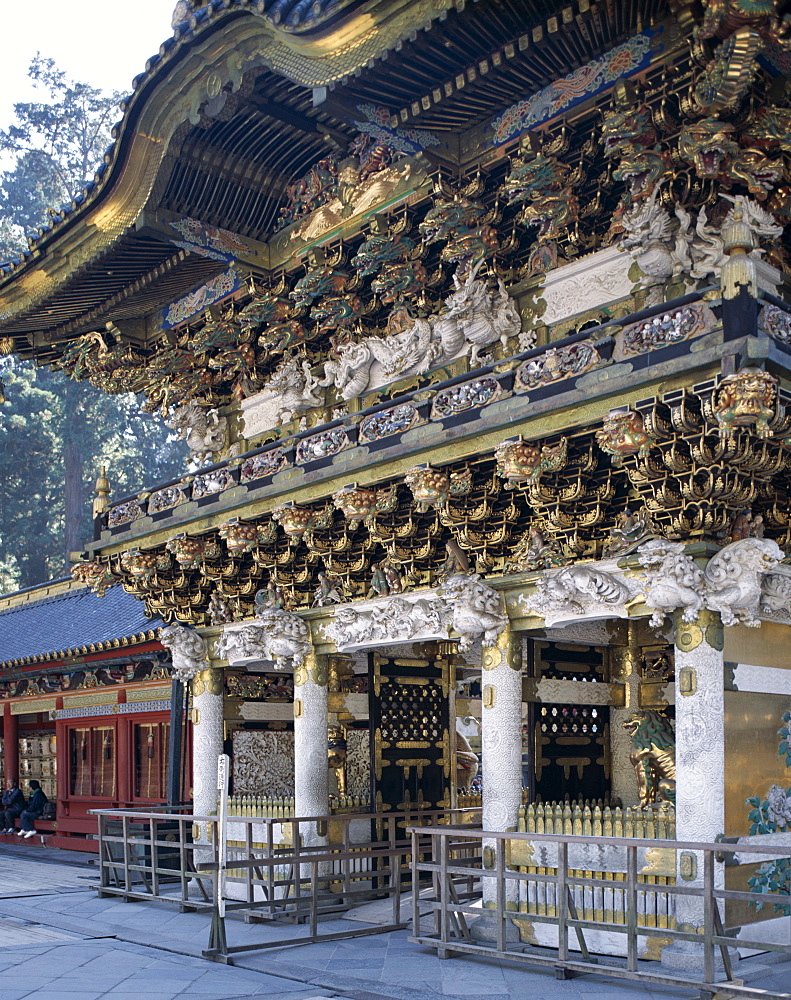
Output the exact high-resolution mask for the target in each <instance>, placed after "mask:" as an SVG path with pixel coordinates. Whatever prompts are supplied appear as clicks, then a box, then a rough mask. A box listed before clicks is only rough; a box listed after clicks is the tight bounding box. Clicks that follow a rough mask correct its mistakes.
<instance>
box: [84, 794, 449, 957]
mask: <svg viewBox="0 0 791 1000" xmlns="http://www.w3.org/2000/svg"><path fill="white" fill-rule="evenodd" d="M95 814H96V815H97V817H98V822H99V869H100V880H99V886H98V892H99V895H100V896H120V897H122V898H123V899H125V900H126V901H133V900H157V901H159V902H166V903H174V904H177V905H179V906H180V907H181V909H182V910H203V911H210V912H211V913H212V916H213V919H212V930H211V934H210V940H209V947H208V949H207V950H206V952H205V953H204V954H205V955H206V957H208V958H213V959H217V960H220V961H227V960H228V959H229V956H231V955H232V954H234V953H236V952H239V951H252V950H258V949H262V948H271V947H278V946H283V945H284V944H291V943H293V940H294V939H293V935H292V936H291V937H287V938H282V939H280V938H279V939H278V940H269V941H266V942H261V943H256V944H252V945H243V946H235V947H232V946H229V945H228V943H227V934H226V927H225V920H224V916H221V915H220V913H221V911H224V912H229V913H234V914H236V915H238V916H242V917H244V919H245V920H246V921H248V922H252V921H272V920H278V919H281V920H282V919H286V920H289V921H291V922H296V923H309V925H310V926H309V934H308V936H301V937H300V941H303V942H305V943H308V942H311V941H319V940H333V939H334V940H337V939H340V938H348V937H358V936H362V935H367V934H381V933H384V932H386V931H388V930H394V929H396V928H402V927H405V926H406V923H405V921H404V920H402V916H401V894H402V892H403V891H404V884H405V880H406V885H407V888H408V887H409V884H410V880H411V872H410V868H409V855H410V854H411V852H412V850H413V842H412V838H411V836H410V835H409V834H408V833H407V828H408V827H409V826H410V825H412V824H414V823H415V822H420V823H422V824H424V825H427V827H428V828H429V829H432V828H433V824H437V823H448V822H451V821H452V819H453V817H454V816H456V817H457V818H458V816H459V815H460V814H461V810H425V809H419V808H417V807H415V808H414V809H411V810H406V811H400V812H388V813H362V814H356V815H355V814H341V815H337V814H333V815H327V816H311V817H296V818H294V817H290V818H283V817H260V816H256V817H251V816H228V818H227V825H226V829H227V831H228V839H227V841H226V843H225V845H221V844H220V843H219V842H218V830H219V827H220V824H219V819H218V817H217V816H197V815H194V814H192V813H186V812H183V811H181V810H173V811H166V810H161V809H159V810H152V811H145V810H137V809H117V810H111V809H108V810H104V809H102V810H95ZM204 824H205V825H204ZM193 828H195V829H200V830H208V831H209V838H210V839H209V840H208V841H206V840H203V841H199V842H195V841H193V838H192V834H193ZM240 834H241V839H240ZM418 846H419V849H420V850H428V849H430V842H429V841H428V840H421V841H420V842H419V845H418ZM220 872H222V877H220ZM221 886H224V891H223V892H222V901H223V905H222V907H221V906H220V905H219V904H220V899H221ZM387 898H390V899H391V901H392V914H391V922H390V923H388V924H385V925H369V926H360V925H357V926H356V927H355V926H352V925H350V928H349V930H344V931H342V932H337V931H336V932H321V931H320V928H319V922H320V920H321V918H322V917H324V916H327V915H330V914H333V913H338V912H342V911H345V910H348V909H349V908H350V907H351V906H354V905H357V904H360V903H362V902H366V901H368V900H372V899H387Z"/></svg>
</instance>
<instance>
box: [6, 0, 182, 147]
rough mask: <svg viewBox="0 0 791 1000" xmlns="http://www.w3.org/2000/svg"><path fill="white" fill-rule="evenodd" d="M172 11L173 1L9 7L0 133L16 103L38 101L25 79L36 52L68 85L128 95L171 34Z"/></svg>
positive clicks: (39, 2)
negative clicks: (79, 84) (48, 60)
mask: <svg viewBox="0 0 791 1000" xmlns="http://www.w3.org/2000/svg"><path fill="white" fill-rule="evenodd" d="M5 4H8V5H9V6H11V5H12V0H5V3H4V4H2V6H4V5H5ZM175 6H176V0H133V2H132V3H129V2H126V0H27V2H26V3H20V2H19V0H16V2H13V13H10V14H9V13H8V12H7V11H4V13H3V28H2V35H3V55H2V59H0V128H7V127H8V125H9V124H10V123H11V121H12V118H13V107H14V104H15V103H17V102H24V101H30V100H36V99H37V98H36V90H35V89H34V88H33V87H32V86H31V85H30V83H29V82H28V79H27V68H28V66H29V65H30V60H31V59H32V58H33V56H35V54H36V52H40V53H41V55H42V56H47V57H50V58H52V59H54V60H55V62H56V64H57V66H58V67H59V68H60V69H62V70H65V71H66V75H67V76H68V77H70V78H71V79H74V80H79V81H81V82H83V83H89V84H91V85H92V86H94V87H98V88H99V89H101V90H108V91H112V90H120V91H122V92H123V93H129V91H130V90H131V89H132V79H133V78H134V77H135V76H137V74H138V73H142V72H143V70H144V68H145V64H146V60H147V59H148V58H149V56H152V55H154V53H155V52H157V51H158V50H159V46H160V45H161V44H162V42H163V41H164V40H165V39H166V38H168V37H169V36H170V35H171V34H172V33H173V32H172V30H171V27H170V18H171V15H172V13H173V8H174V7H175ZM120 116H121V113H120V111H119V113H118V117H119V118H120Z"/></svg>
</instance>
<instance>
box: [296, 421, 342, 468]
mask: <svg viewBox="0 0 791 1000" xmlns="http://www.w3.org/2000/svg"><path fill="white" fill-rule="evenodd" d="M349 443H350V442H349V436H348V435H347V433H346V431H345V430H344V429H343V428H342V427H334V428H333V429H332V430H331V431H322V433H321V434H313V435H311V436H310V437H307V438H303V439H302V440H301V441H300V442H299V444H298V445H297V451H296V455H295V456H294V461H295V462H296V463H297V465H305V463H307V462H316V461H318V460H319V459H320V458H330V456H332V455H337V454H338V452H339V451H343V449H344V448H348V447H349Z"/></svg>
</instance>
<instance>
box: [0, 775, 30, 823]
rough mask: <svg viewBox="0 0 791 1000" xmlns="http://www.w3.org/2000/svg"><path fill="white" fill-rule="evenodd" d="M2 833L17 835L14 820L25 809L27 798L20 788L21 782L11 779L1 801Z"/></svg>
mask: <svg viewBox="0 0 791 1000" xmlns="http://www.w3.org/2000/svg"><path fill="white" fill-rule="evenodd" d="M0 804H2V809H0V833H15V832H16V831H15V830H14V820H15V819H16V818H17V816H19V814H20V813H21V812H22V810H23V809H24V808H25V796H24V795H23V794H22V789H21V788H20V787H19V782H18V781H16V780H15V779H13V778H9V779H8V781H7V782H6V790H5V791H4V792H3V797H2V799H1V800H0Z"/></svg>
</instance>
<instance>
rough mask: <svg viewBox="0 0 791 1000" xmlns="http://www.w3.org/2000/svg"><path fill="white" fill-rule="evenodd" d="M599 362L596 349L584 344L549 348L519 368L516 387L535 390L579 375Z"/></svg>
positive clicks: (591, 345)
mask: <svg viewBox="0 0 791 1000" xmlns="http://www.w3.org/2000/svg"><path fill="white" fill-rule="evenodd" d="M600 361H601V358H600V357H599V353H598V351H597V350H596V348H595V347H594V346H593V344H589V343H586V342H583V343H581V344H571V345H570V346H569V347H550V348H549V349H548V350H546V351H544V353H543V354H540V355H539V356H538V357H537V358H530V360H528V361H525V362H524V364H522V365H521V366H520V368H519V370H518V371H517V373H516V386H517V388H519V389H536V388H538V387H539V386H542V385H548V384H549V383H550V382H558V381H560V380H561V379H564V378H570V377H571V376H572V375H581V374H582V372H586V371H587V370H588V369H589V368H593V366H594V365H596V364H598V363H599V362H600Z"/></svg>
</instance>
